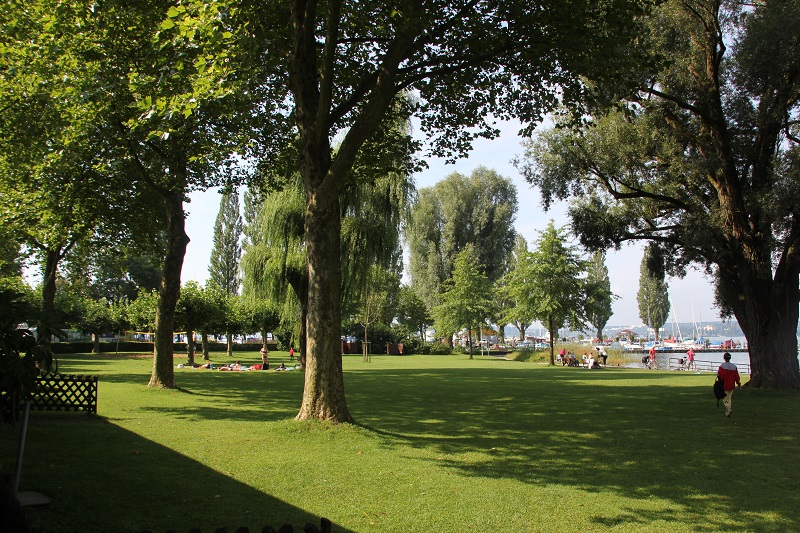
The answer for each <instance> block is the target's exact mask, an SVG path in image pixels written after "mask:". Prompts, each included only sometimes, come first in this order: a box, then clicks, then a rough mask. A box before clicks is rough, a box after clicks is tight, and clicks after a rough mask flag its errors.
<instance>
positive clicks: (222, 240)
mask: <svg viewBox="0 0 800 533" xmlns="http://www.w3.org/2000/svg"><path fill="white" fill-rule="evenodd" d="M242 229H243V228H242V217H241V215H240V214H239V194H238V193H237V192H236V190H235V189H234V190H228V191H225V192H224V193H223V194H222V199H221V200H220V202H219V212H218V213H217V220H216V221H215V222H214V240H213V247H212V248H211V259H210V261H209V264H208V276H209V278H208V284H209V285H210V286H212V287H214V288H216V289H217V290H219V292H220V293H222V295H223V297H224V298H225V300H226V309H227V311H226V314H231V313H234V308H235V306H234V305H232V298H233V297H234V296H236V295H238V294H239V287H240V286H241V284H242V279H241V276H240V275H239V263H240V261H241V259H242V244H241V237H242ZM223 322H224V324H225V340H226V343H227V345H228V346H227V348H228V349H227V352H228V356H229V357H233V335H234V332H233V329H232V328H233V324H235V323H237V320H236V319H235V317H227V319H226V320H224V321H223Z"/></svg>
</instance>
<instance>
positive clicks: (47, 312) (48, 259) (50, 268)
mask: <svg viewBox="0 0 800 533" xmlns="http://www.w3.org/2000/svg"><path fill="white" fill-rule="evenodd" d="M60 260H61V248H56V249H55V250H46V251H45V261H44V271H43V272H42V316H41V317H40V318H39V326H38V328H37V336H38V337H39V343H40V344H41V345H42V346H43V347H44V348H45V349H46V350H49V349H50V345H51V338H50V333H49V331H47V330H48V327H47V324H50V325H52V324H53V317H54V316H55V310H56V303H55V301H56V278H57V277H58V262H59V261H60Z"/></svg>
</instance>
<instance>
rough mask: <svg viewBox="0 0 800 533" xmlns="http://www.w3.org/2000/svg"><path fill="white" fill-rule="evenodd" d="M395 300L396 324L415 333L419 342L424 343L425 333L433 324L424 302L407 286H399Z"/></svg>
mask: <svg viewBox="0 0 800 533" xmlns="http://www.w3.org/2000/svg"><path fill="white" fill-rule="evenodd" d="M397 299H398V302H397V303H398V310H397V317H396V319H397V322H398V323H399V324H400V325H402V326H406V327H407V328H408V329H409V330H410V331H416V332H417V333H418V334H419V338H420V340H422V341H424V340H425V331H426V330H427V329H428V327H429V326H431V325H432V324H433V318H431V316H430V311H428V308H427V306H426V305H425V302H423V301H422V300H421V299H420V298H419V296H417V293H416V292H414V290H413V289H412V288H411V287H410V286H408V285H401V286H400V290H399V292H398V297H397Z"/></svg>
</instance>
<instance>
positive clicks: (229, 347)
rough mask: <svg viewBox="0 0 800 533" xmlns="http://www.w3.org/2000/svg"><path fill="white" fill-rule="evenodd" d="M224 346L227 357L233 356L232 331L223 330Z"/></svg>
mask: <svg viewBox="0 0 800 533" xmlns="http://www.w3.org/2000/svg"><path fill="white" fill-rule="evenodd" d="M225 346H226V351H227V353H228V357H233V333H231V332H230V331H226V332H225Z"/></svg>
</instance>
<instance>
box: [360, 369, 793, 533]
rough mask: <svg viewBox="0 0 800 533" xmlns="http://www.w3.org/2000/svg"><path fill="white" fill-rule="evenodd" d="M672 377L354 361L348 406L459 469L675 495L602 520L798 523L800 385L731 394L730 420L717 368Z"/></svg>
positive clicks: (715, 525) (630, 493) (729, 525)
mask: <svg viewBox="0 0 800 533" xmlns="http://www.w3.org/2000/svg"><path fill="white" fill-rule="evenodd" d="M674 377H675V376H674V375H673V374H671V373H668V372H636V371H633V372H631V371H630V370H613V369H604V370H602V371H591V372H590V371H587V370H584V369H574V368H563V369H559V368H552V369H538V370H535V371H520V369H519V368H514V369H503V368H492V369H488V370H487V369H474V368H467V369H452V368H448V369H442V370H437V369H434V370H430V369H425V370H420V371H415V370H409V371H406V370H390V371H381V372H380V373H370V372H364V371H362V372H350V373H348V375H347V378H348V381H349V382H350V383H351V384H355V386H351V387H349V389H348V404H349V406H350V408H351V412H354V413H355V416H356V417H357V419H358V420H359V421H360V422H361V423H362V424H363V425H364V426H365V427H367V428H369V429H371V430H373V431H375V432H376V433H377V434H380V435H383V436H384V437H385V438H386V439H387V441H389V442H403V443H406V444H407V445H410V446H412V447H416V448H425V449H431V450H434V451H435V453H436V454H437V455H439V456H440V457H439V459H440V460H439V461H437V464H444V465H447V466H448V467H449V468H452V469H454V470H457V471H459V472H461V473H462V474H464V475H467V476H478V477H487V478H492V477H497V478H512V479H517V480H519V481H521V482H524V483H529V484H536V485H548V484H556V485H569V486H572V487H576V488H579V489H581V490H584V491H587V492H590V493H591V492H595V493H606V492H610V493H614V494H617V495H621V496H624V497H627V498H633V499H648V498H652V497H657V498H661V499H664V500H667V501H669V502H671V505H670V508H669V509H668V510H659V511H658V512H655V511H654V512H652V513H651V514H650V515H648V512H647V511H642V510H641V508H639V507H637V508H635V509H634V508H630V509H627V510H626V509H624V508H622V509H619V510H618V512H617V513H616V514H615V515H613V516H602V515H597V516H593V517H592V520H593V521H594V522H596V523H597V524H598V525H601V526H612V525H617V524H631V525H634V526H635V525H636V524H648V523H652V522H653V521H658V520H661V521H663V520H667V521H676V522H682V523H684V524H693V523H694V522H695V520H696V518H697V517H703V519H702V520H701V521H700V522H702V523H703V524H704V525H703V526H700V527H698V528H697V529H698V530H702V529H704V528H705V529H711V530H718V529H723V530H730V529H741V530H760V531H784V530H799V529H800V521H798V517H797V514H796V509H797V508H800V498H799V497H798V490H797V489H798V486H799V485H800V482H798V474H800V470H799V469H798V468H797V467H796V466H794V462H793V461H792V462H791V463H790V464H789V465H787V464H786V463H785V462H784V459H783V458H785V457H795V456H796V451H797V444H798V440H799V438H800V431H799V430H798V428H797V425H796V424H795V425H794V426H793V427H791V428H789V427H787V424H786V423H785V421H786V420H787V419H794V420H797V417H796V415H795V414H794V413H795V412H796V407H797V400H798V396H797V395H789V396H787V397H785V398H783V397H780V396H778V397H774V398H773V397H769V396H756V395H754V394H752V393H749V392H747V393H739V394H737V395H736V396H735V399H734V410H735V418H731V419H726V418H725V417H724V416H723V414H722V410H721V409H717V408H716V407H715V400H714V399H713V396H712V394H711V383H712V381H713V377H712V376H710V375H706V376H694V375H692V376H691V377H687V378H686V380H685V382H686V385H685V386H684V385H676V384H675V382H674V379H673V378H674ZM695 377H696V378H697V381H693V378H695ZM375 398H380V401H377V402H376V401H375ZM782 398H783V399H784V401H782ZM475 452H479V453H481V455H482V458H480V459H475V458H474V457H475ZM782 487H785V488H786V489H787V490H782V489H781V488H782ZM767 488H768V489H770V490H765V489H767ZM587 512H589V513H591V505H589V508H588V509H587Z"/></svg>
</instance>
